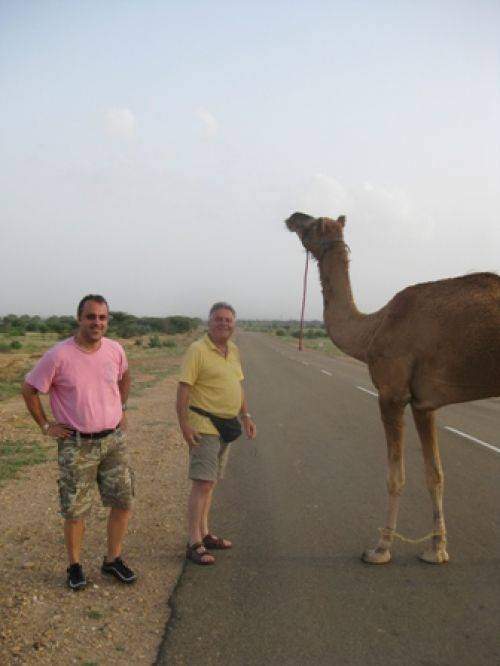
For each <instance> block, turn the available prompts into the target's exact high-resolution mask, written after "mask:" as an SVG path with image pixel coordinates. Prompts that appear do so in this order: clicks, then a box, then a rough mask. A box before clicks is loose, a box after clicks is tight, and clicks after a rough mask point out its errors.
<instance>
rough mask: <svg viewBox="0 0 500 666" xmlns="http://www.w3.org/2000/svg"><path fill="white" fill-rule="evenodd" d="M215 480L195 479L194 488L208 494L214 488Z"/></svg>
mask: <svg viewBox="0 0 500 666" xmlns="http://www.w3.org/2000/svg"><path fill="white" fill-rule="evenodd" d="M214 486H215V481H205V480H203V479H193V490H194V491H195V492H199V493H201V494H205V495H208V494H209V493H210V492H211V491H212V490H213V488H214Z"/></svg>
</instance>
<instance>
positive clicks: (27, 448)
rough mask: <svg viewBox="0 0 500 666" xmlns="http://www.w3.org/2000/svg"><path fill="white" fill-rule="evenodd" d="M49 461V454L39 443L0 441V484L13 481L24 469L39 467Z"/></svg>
mask: <svg viewBox="0 0 500 666" xmlns="http://www.w3.org/2000/svg"><path fill="white" fill-rule="evenodd" d="M46 460H47V453H46V452H45V451H44V449H43V448H42V447H41V446H40V444H39V443H38V442H34V441H26V442H23V441H21V440H12V439H4V440H0V482H1V481H6V480H7V479H12V478H13V477H15V476H16V474H17V473H18V472H19V470H20V469H21V468H22V467H27V466H30V465H39V464H40V463H43V462H45V461H46Z"/></svg>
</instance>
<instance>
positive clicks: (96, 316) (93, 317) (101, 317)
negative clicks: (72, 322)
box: [85, 313, 109, 321]
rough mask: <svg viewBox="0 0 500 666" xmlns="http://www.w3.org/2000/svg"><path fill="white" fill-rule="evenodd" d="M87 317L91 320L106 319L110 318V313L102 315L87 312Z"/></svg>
mask: <svg viewBox="0 0 500 666" xmlns="http://www.w3.org/2000/svg"><path fill="white" fill-rule="evenodd" d="M85 319H88V320H89V321H97V320H99V321H106V319H109V315H107V314H102V315H96V314H94V313H90V314H86V315H85Z"/></svg>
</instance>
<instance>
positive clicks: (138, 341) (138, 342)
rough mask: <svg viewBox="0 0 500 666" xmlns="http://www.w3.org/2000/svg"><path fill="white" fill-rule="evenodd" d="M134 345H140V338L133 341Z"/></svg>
mask: <svg viewBox="0 0 500 666" xmlns="http://www.w3.org/2000/svg"><path fill="white" fill-rule="evenodd" d="M134 345H135V346H136V347H142V338H137V339H136V340H135V342H134Z"/></svg>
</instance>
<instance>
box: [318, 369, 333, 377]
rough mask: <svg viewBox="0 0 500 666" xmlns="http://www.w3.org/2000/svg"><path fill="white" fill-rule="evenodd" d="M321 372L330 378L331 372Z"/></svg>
mask: <svg viewBox="0 0 500 666" xmlns="http://www.w3.org/2000/svg"><path fill="white" fill-rule="evenodd" d="M321 372H322V373H323V374H324V375H328V376H329V377H332V373H331V372H328V370H323V369H322V370H321Z"/></svg>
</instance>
